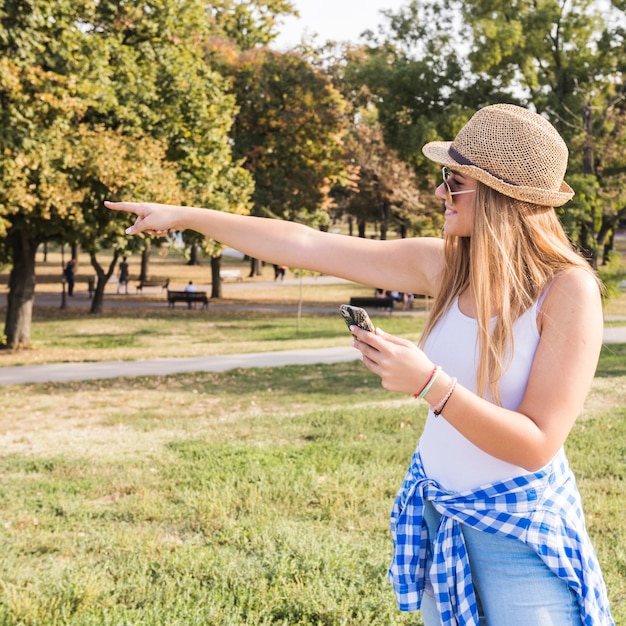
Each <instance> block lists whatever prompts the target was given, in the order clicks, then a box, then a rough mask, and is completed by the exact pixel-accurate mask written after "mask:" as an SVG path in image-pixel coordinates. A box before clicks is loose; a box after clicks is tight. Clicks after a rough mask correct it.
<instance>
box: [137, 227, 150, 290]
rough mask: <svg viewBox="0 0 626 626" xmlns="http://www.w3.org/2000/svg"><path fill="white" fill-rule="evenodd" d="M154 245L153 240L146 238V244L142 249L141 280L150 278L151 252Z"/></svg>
mask: <svg viewBox="0 0 626 626" xmlns="http://www.w3.org/2000/svg"><path fill="white" fill-rule="evenodd" d="M151 247H152V240H151V239H150V238H149V237H148V238H146V245H145V247H144V249H143V250H142V251H141V270H140V272H139V282H140V283H141V282H143V281H145V280H150V252H151Z"/></svg>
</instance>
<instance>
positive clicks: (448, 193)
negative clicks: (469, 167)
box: [441, 167, 476, 206]
mask: <svg viewBox="0 0 626 626" xmlns="http://www.w3.org/2000/svg"><path fill="white" fill-rule="evenodd" d="M441 173H442V174H443V184H444V185H445V186H446V200H447V201H448V204H449V205H450V206H454V198H453V197H452V196H458V195H459V194H462V193H474V192H475V191H476V189H465V190H464V191H452V189H450V183H449V182H448V179H449V178H450V176H452V172H451V171H450V170H449V169H448V168H447V167H442V168H441Z"/></svg>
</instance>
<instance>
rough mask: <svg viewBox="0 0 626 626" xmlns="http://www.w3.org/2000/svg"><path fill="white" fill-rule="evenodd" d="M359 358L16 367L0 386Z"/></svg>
mask: <svg viewBox="0 0 626 626" xmlns="http://www.w3.org/2000/svg"><path fill="white" fill-rule="evenodd" d="M359 357H360V353H359V352H358V351H357V350H356V349H354V348H352V347H350V346H347V347H340V348H320V349H316V350H286V351H279V352H252V353H250V354H227V355H223V356H207V357H189V358H172V359H146V360H141V361H101V362H94V363H49V364H45V365H19V366H15V367H2V368H0V385H16V384H21V383H45V382H67V381H70V380H92V379H97V378H117V377H118V376H124V377H130V376H166V375H169V374H181V373H185V372H224V371H226V370H230V369H236V368H252V367H282V366H285V365H312V364H315V363H343V362H346V361H355V360H357V359H358V358H359Z"/></svg>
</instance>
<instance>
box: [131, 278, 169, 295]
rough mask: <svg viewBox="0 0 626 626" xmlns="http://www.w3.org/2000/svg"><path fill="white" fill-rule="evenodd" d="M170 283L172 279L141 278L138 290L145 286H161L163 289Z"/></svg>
mask: <svg viewBox="0 0 626 626" xmlns="http://www.w3.org/2000/svg"><path fill="white" fill-rule="evenodd" d="M169 284H170V279H169V278H166V279H165V280H163V279H162V278H157V279H155V280H140V281H139V282H138V283H137V291H136V293H139V292H140V291H141V290H142V289H143V288H144V287H161V289H167V288H168V286H169Z"/></svg>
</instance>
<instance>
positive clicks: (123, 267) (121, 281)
mask: <svg viewBox="0 0 626 626" xmlns="http://www.w3.org/2000/svg"><path fill="white" fill-rule="evenodd" d="M119 270H120V273H119V278H118V281H117V293H119V292H120V288H121V287H122V285H124V289H125V293H126V294H128V281H129V280H130V273H129V267H128V261H127V260H126V257H122V260H121V262H120V266H119Z"/></svg>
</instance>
